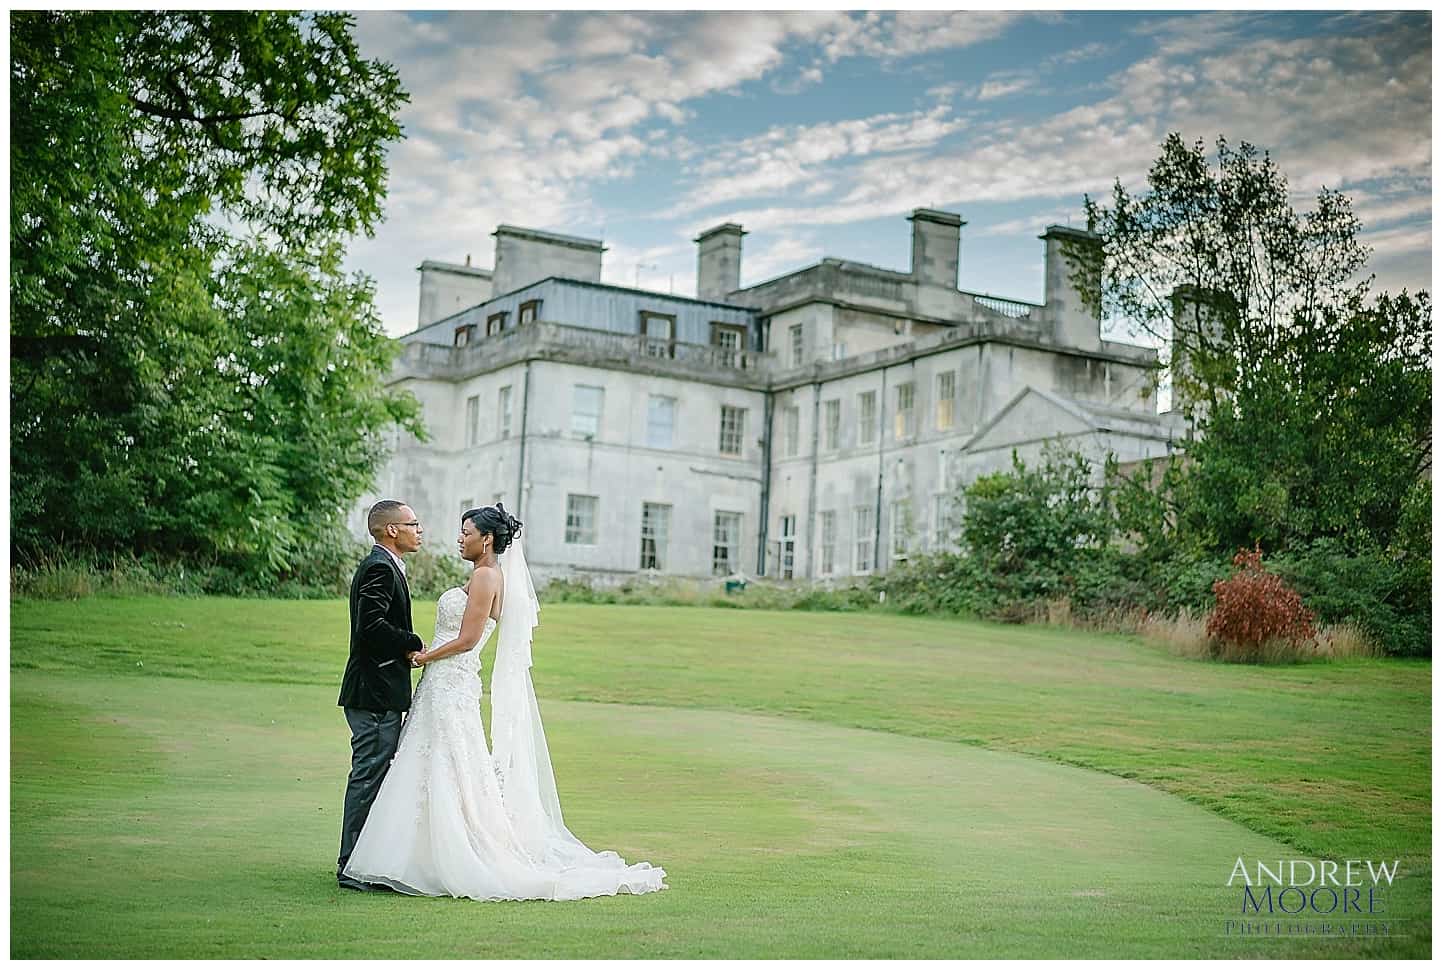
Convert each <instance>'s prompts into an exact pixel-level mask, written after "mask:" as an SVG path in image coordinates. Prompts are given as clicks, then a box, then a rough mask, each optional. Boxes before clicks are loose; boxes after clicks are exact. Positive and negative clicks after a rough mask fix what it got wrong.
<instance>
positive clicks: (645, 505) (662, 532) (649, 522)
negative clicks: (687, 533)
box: [641, 502, 671, 569]
mask: <svg viewBox="0 0 1442 970" xmlns="http://www.w3.org/2000/svg"><path fill="white" fill-rule="evenodd" d="M670 531H671V506H669V505H657V504H656V503H655V502H642V503H641V568H642V569H665V568H666V536H667V535H668V534H669V533H670Z"/></svg>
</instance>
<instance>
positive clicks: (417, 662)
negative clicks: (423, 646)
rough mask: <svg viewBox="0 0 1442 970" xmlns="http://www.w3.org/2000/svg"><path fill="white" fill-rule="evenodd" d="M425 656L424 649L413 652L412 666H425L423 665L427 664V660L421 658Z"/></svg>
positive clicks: (411, 657)
mask: <svg viewBox="0 0 1442 970" xmlns="http://www.w3.org/2000/svg"><path fill="white" fill-rule="evenodd" d="M424 656H425V653H424V651H421V650H417V651H416V652H415V653H413V654H411V656H410V661H411V666H412V667H420V666H423V665H424V664H425V661H424V660H423V659H421V658H423V657H424Z"/></svg>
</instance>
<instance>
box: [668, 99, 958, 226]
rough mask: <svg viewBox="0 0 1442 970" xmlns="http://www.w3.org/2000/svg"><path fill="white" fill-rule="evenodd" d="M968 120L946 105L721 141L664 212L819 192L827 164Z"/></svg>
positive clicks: (915, 140)
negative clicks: (693, 180)
mask: <svg viewBox="0 0 1442 970" xmlns="http://www.w3.org/2000/svg"><path fill="white" fill-rule="evenodd" d="M964 126H965V121H964V120H963V119H961V118H958V117H954V116H952V115H951V113H950V111H949V109H948V108H947V107H946V106H945V105H937V106H936V107H934V108H931V109H929V110H926V111H913V112H910V113H907V114H894V113H892V114H881V115H873V116H871V117H868V118H855V119H849V120H846V121H837V122H823V123H821V124H816V125H779V126H776V127H773V128H770V129H768V130H766V131H765V132H762V133H761V134H760V135H755V136H753V137H751V138H746V139H743V140H742V141H740V142H737V143H735V144H733V145H727V146H722V147H721V148H719V149H717V150H716V151H714V152H713V153H711V154H709V155H707V156H706V157H705V158H704V159H703V161H702V162H701V163H700V164H699V165H697V166H696V167H695V173H696V175H697V176H698V177H699V181H698V183H697V184H696V186H695V187H694V188H693V189H692V190H691V191H690V192H688V193H687V195H686V196H685V197H684V198H683V199H682V200H681V201H680V202H679V203H677V204H676V205H675V206H672V207H671V208H670V209H669V210H668V211H667V212H665V213H663V215H665V216H667V217H677V216H687V215H691V214H693V213H695V211H696V210H697V209H703V208H709V207H712V206H715V205H718V204H721V203H724V202H731V201H734V200H737V199H748V198H758V197H769V196H774V195H776V194H778V193H780V192H783V191H785V190H789V189H792V188H793V187H796V188H799V190H800V191H801V192H802V193H803V194H805V195H816V194H818V192H817V186H816V185H815V184H814V183H817V182H819V183H821V184H823V185H828V186H829V185H830V184H832V180H831V179H830V178H828V177H827V175H826V172H827V171H828V170H827V169H825V168H824V167H823V166H825V165H826V164H827V163H830V162H835V161H838V160H843V159H852V158H864V157H867V156H872V155H883V154H890V153H894V152H900V151H908V150H913V149H917V148H922V147H925V146H928V145H933V144H935V143H937V142H939V141H941V140H942V139H943V138H946V137H947V136H949V135H951V134H953V133H955V132H957V131H960V130H961V129H962V128H963V127H964Z"/></svg>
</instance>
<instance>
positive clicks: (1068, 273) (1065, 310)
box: [1038, 226, 1102, 350]
mask: <svg viewBox="0 0 1442 970" xmlns="http://www.w3.org/2000/svg"><path fill="white" fill-rule="evenodd" d="M1038 238H1039V239H1044V240H1046V313H1047V316H1048V317H1049V318H1050V319H1051V321H1052V328H1053V329H1052V336H1053V337H1054V338H1055V339H1056V341H1057V343H1059V344H1064V345H1066V346H1068V347H1079V348H1083V349H1086V350H1098V349H1100V348H1101V345H1102V321H1101V315H1100V314H1099V313H1094V312H1093V311H1092V310H1090V309H1088V308H1087V306H1086V302H1085V301H1084V300H1083V294H1085V295H1086V296H1088V297H1090V298H1091V299H1092V300H1093V301H1100V299H1101V278H1100V276H1097V275H1096V273H1095V272H1092V271H1097V272H1099V270H1100V263H1099V261H1100V258H1101V245H1102V239H1101V237H1100V236H1098V235H1097V234H1096V233H1092V232H1087V231H1086V230H1085V229H1073V228H1071V227H1070V226H1047V227H1046V232H1044V233H1042V234H1041V235H1040V236H1039V237H1038ZM1068 251H1070V258H1068ZM1076 260H1082V261H1083V262H1080V263H1079V262H1075V261H1076ZM1093 260H1096V261H1098V264H1097V265H1096V266H1087V265H1086V264H1087V263H1088V262H1091V261H1093ZM1079 269H1081V270H1083V274H1082V275H1084V276H1087V277H1088V278H1087V279H1086V280H1084V281H1083V282H1082V285H1081V287H1078V285H1077V282H1076V281H1074V280H1073V279H1072V277H1073V276H1074V275H1075V274H1076V273H1077V272H1078V270H1079ZM1091 277H1095V278H1091Z"/></svg>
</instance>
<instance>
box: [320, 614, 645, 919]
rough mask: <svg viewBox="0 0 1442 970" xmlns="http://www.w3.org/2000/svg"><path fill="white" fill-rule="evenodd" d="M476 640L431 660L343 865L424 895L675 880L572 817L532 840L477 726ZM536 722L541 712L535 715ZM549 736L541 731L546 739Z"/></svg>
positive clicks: (442, 624)
mask: <svg viewBox="0 0 1442 970" xmlns="http://www.w3.org/2000/svg"><path fill="white" fill-rule="evenodd" d="M465 608H466V592H465V590H463V589H461V588H459V587H457V588H455V589H450V590H447V591H446V592H445V593H444V594H443V595H442V596H441V598H440V601H439V602H438V603H437V604H436V633H435V638H434V639H433V640H432V641H431V646H432V648H434V647H437V646H439V645H441V644H443V643H446V642H448V641H450V640H453V639H455V637H456V636H457V635H458V634H459V633H460V628H461V616H462V614H463V613H464V612H465ZM496 626H497V624H496V621H495V619H494V618H489V617H488V618H487V619H486V628H485V632H484V633H482V634H481V640H480V643H478V644H477V645H476V646H475V647H474V648H473V649H471V650H468V651H466V652H465V653H458V654H454V655H452V656H449V657H445V658H442V659H440V660H436V661H433V662H431V663H429V664H427V665H426V668H425V671H424V673H423V674H422V675H421V681H420V684H419V685H418V686H417V687H416V693H415V697H414V699H413V700H412V702H411V709H410V713H409V715H408V716H407V717H406V721H405V725H404V727H402V729H401V737H400V744H399V746H398V747H397V749H396V756H395V760H394V761H393V762H392V763H391V767H390V771H389V772H388V773H387V774H386V777H385V781H384V782H382V783H381V789H380V792H379V793H378V794H377V795H376V800H375V803H374V804H373V805H372V806H371V810H370V814H369V815H368V816H367V818H366V823H365V827H364V828H363V829H362V830H361V834H360V838H359V840H358V841H357V842H356V846H355V849H354V851H353V852H352V853H351V857H350V860H349V862H348V863H347V865H346V868H345V874H346V875H347V876H350V877H351V878H353V879H359V880H362V881H364V882H371V883H380V884H382V885H386V886H390V887H391V888H392V889H395V890H397V891H399V892H403V893H409V894H411V895H416V896H465V897H469V898H471V899H483V900H500V899H549V900H564V899H584V898H586V897H590V896H614V895H616V894H617V893H646V892H653V891H655V890H658V889H665V888H667V886H666V884H665V883H664V882H663V880H664V879H665V877H666V870H664V869H657V868H653V867H652V866H651V865H650V863H646V862H639V863H636V864H635V865H627V864H626V860H624V859H622V858H621V857H620V856H619V855H617V854H616V853H615V852H610V851H606V852H593V851H591V850H590V849H589V848H587V847H586V846H585V845H584V844H582V843H581V842H580V840H578V839H576V838H575V837H574V836H572V835H571V833H570V832H569V831H568V830H566V829H565V828H564V826H563V825H562V826H560V827H559V833H560V834H559V835H557V834H554V833H551V834H549V835H547V836H543V837H542V838H541V840H540V841H534V840H533V841H531V842H529V843H528V842H527V840H526V837H525V835H524V834H523V832H524V831H525V830H526V829H527V828H530V827H531V826H529V825H528V824H527V823H528V821H529V820H527V819H524V818H517V819H516V824H513V821H512V818H511V815H510V814H508V813H507V809H506V805H505V801H504V797H503V795H502V785H501V778H500V777H499V775H498V772H497V770H496V767H495V763H494V762H493V761H492V758H491V753H490V750H489V748H488V747H487V745H486V736H485V732H484V730H483V729H482V727H481V677H480V668H481V651H482V650H483V649H484V648H485V646H486V643H487V641H489V640H490V638H491V634H492V633H493V632H494V631H495V629H496ZM537 723H539V721H538V722H537ZM541 743H544V740H543V739H542V741H541Z"/></svg>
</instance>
